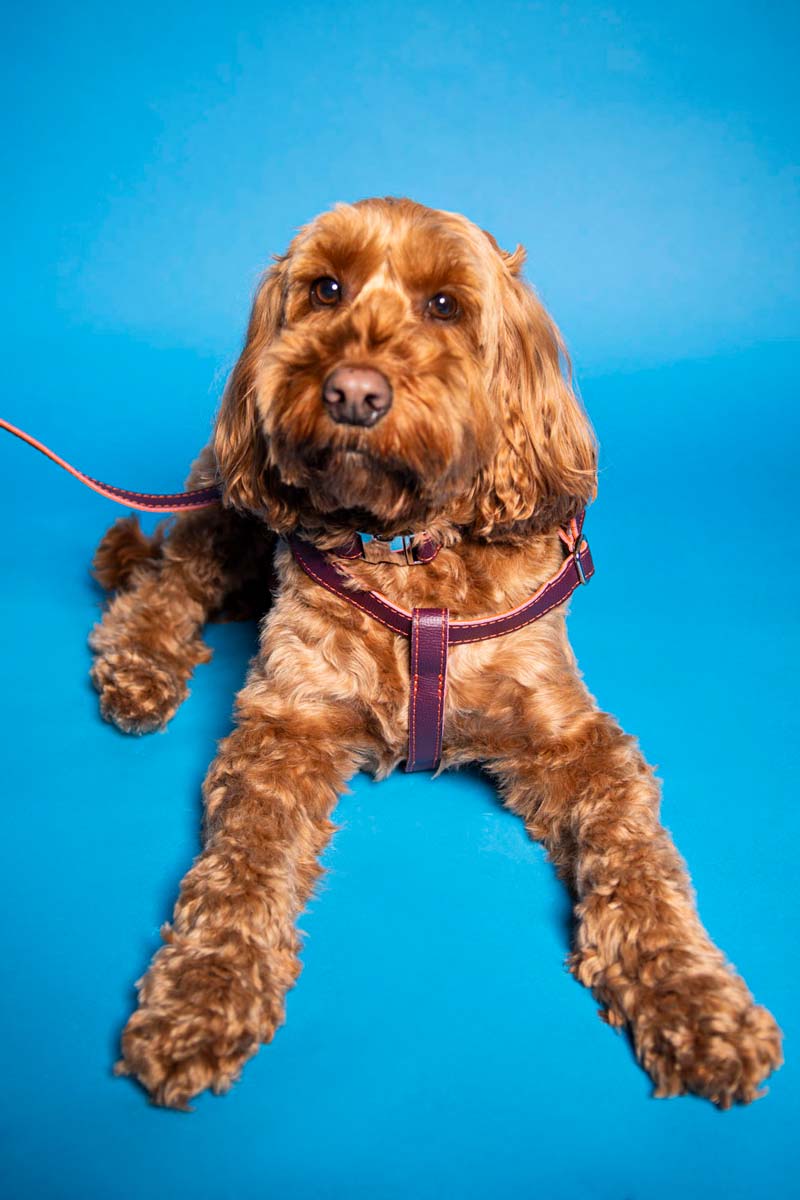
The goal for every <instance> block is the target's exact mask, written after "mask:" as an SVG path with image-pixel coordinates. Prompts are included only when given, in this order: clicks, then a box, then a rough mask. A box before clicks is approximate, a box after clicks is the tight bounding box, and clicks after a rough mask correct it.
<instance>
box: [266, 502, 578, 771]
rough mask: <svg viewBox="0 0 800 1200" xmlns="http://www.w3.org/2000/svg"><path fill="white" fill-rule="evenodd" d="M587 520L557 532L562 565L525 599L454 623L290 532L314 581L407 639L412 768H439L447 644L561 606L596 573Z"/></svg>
mask: <svg viewBox="0 0 800 1200" xmlns="http://www.w3.org/2000/svg"><path fill="white" fill-rule="evenodd" d="M583 517H584V514H583V513H581V514H580V515H579V517H578V518H577V519H575V520H573V521H571V522H570V526H569V528H568V529H562V530H559V537H560V538H561V541H562V542H563V544H564V547H565V551H566V556H565V558H564V562H563V564H562V566H561V569H560V570H559V571H558V572H557V573H556V574H555V575H554V576H553V577H552V579H549V580H547V582H546V583H543V584H542V586H541V587H540V588H539V589H538V590H537V591H536V592H534V594H533V595H532V596H531V597H530V598H529V599H528V600H526V601H524V603H522V604H519V605H518V606H517V607H516V608H512V609H510V611H508V612H505V613H499V614H498V615H497V616H495V617H483V618H478V619H476V620H471V621H451V620H450V614H449V612H448V610H447V609H446V608H415V609H413V610H412V611H411V612H409V611H408V609H405V608H401V607H400V606H399V605H397V604H392V602H391V601H390V600H387V598H386V597H385V596H383V595H381V593H380V592H374V591H372V590H369V589H366V588H359V587H357V586H356V585H355V583H354V581H353V578H352V576H351V575H349V574H348V572H347V570H346V567H345V565H344V563H341V564H340V563H338V562H337V561H336V559H335V558H334V557H332V556H329V555H327V554H324V553H323V552H322V551H321V550H318V549H317V548H316V546H313V545H312V544H311V543H310V542H306V541H304V540H303V539H302V538H300V537H297V536H296V535H292V536H291V537H290V538H289V546H290V548H291V551H292V554H293V556H294V559H295V562H296V563H297V564H298V566H300V567H302V569H303V570H304V571H305V573H306V575H308V576H309V578H311V579H313V580H315V582H317V583H318V584H320V585H321V586H322V587H324V588H327V590H328V591H329V592H332V593H333V594H334V595H335V596H338V597H339V598H340V599H342V600H346V601H347V603H348V604H352V605H353V606H354V607H355V608H358V609H360V610H361V611H362V612H364V613H366V614H367V616H369V617H372V618H373V620H375V621H378V622H379V623H380V624H381V625H384V626H385V627H386V628H387V629H391V630H392V632H393V633H396V634H399V635H400V636H401V637H405V638H408V640H409V647H410V658H409V700H408V740H409V746H408V757H407V759H406V770H407V771H427V770H435V769H436V767H437V766H438V765H439V761H440V759H441V754H442V732H443V728H444V701H445V691H446V687H447V654H448V650H449V648H450V646H457V645H461V644H463V643H465V642H483V641H487V640H488V639H489V638H496V637H502V636H503V635H504V634H506V633H512V632H513V631H514V630H516V629H522V628H524V626H526V625H530V624H532V623H533V622H534V621H538V620H539V619H540V618H541V617H543V616H544V615H545V613H548V612H550V611H551V610H552V609H554V608H557V607H558V606H559V605H561V604H564V603H565V601H566V600H568V599H569V597H570V596H571V595H572V593H573V592H574V591H575V589H576V588H577V587H580V586H581V584H584V583H588V582H589V580H590V579H591V577H592V575H594V563H593V562H592V554H591V551H590V549H589V543H588V542H587V541H586V539H585V538H583V537H582V535H581V530H582V528H583Z"/></svg>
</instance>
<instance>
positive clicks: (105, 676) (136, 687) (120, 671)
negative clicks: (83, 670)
mask: <svg viewBox="0 0 800 1200" xmlns="http://www.w3.org/2000/svg"><path fill="white" fill-rule="evenodd" d="M91 675H92V682H93V683H94V686H95V687H96V688H97V691H98V692H99V694H100V712H101V713H102V716H103V718H104V720H106V721H110V722H112V723H113V724H114V725H116V726H117V727H118V728H119V729H121V730H123V731H124V732H125V733H151V732H153V730H156V729H162V728H163V727H164V726H165V725H166V724H167V722H168V721H169V720H170V718H171V717H173V716H174V715H175V712H176V710H177V709H178V707H179V705H180V704H181V702H182V701H183V700H184V699H185V698H186V696H187V695H188V692H189V689H188V687H187V686H186V680H185V679H184V678H182V677H181V676H180V675H178V674H177V673H176V672H175V671H174V670H171V669H170V668H169V667H167V666H165V665H162V664H160V663H157V662H155V661H153V660H151V659H147V658H144V657H142V656H140V655H135V656H134V655H131V654H124V653H117V654H103V655H101V656H99V657H98V658H97V659H95V662H94V665H93V667H92V672H91Z"/></svg>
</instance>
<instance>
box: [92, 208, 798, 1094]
mask: <svg viewBox="0 0 800 1200" xmlns="http://www.w3.org/2000/svg"><path fill="white" fill-rule="evenodd" d="M523 258H524V253H523V251H522V249H521V248H519V249H517V250H516V251H515V252H514V253H513V254H509V253H506V252H504V251H503V250H501V249H500V248H499V247H498V245H497V243H496V242H495V241H494V239H493V238H492V237H491V236H489V235H488V234H486V233H484V232H483V231H481V230H480V229H478V228H476V226H474V225H472V224H471V223H470V222H469V221H467V220H466V219H465V218H463V217H460V216H456V215H453V214H450V213H444V212H438V211H435V210H432V209H428V208H424V207H422V206H421V205H418V204H414V203H412V202H411V201H408V200H389V199H387V200H366V201H363V202H361V203H359V204H355V205H346V206H340V207H337V208H336V209H334V210H333V211H332V212H329V213H326V214H324V215H323V216H321V217H320V218H318V219H317V220H316V221H314V222H313V223H312V224H311V225H309V226H308V227H307V228H304V229H303V230H301V232H300V233H299V234H298V236H297V237H296V238H295V240H294V241H293V242H292V244H291V246H290V247H289V250H288V252H287V253H286V254H285V255H283V256H282V257H280V258H278V259H277V260H276V261H275V263H274V265H273V266H272V268H271V269H270V270H269V271H268V273H267V275H266V277H265V279H264V281H263V283H262V285H261V286H260V288H259V291H258V294H257V296H256V299H255V303H254V306H253V312H252V316H251V319H250V325H249V329H248V333H247V340H246V344H245V347H244V350H243V352H242V355H241V357H240V359H239V361H238V363H237V365H236V367H235V369H234V371H233V374H232V377H231V379H230V382H229V385H228V388H227V390H226V393H225V396H224V399H223V402H222V406H221V411H220V413H219V416H218V419H217V422H216V427H215V431H214V436H213V440H212V442H211V444H210V446H209V447H207V448H206V450H205V451H204V452H203V454H202V455H201V456H200V458H199V459H198V461H197V463H196V464H195V466H194V468H193V471H192V474H191V476H190V481H189V482H190V485H191V486H194V487H200V486H205V485H207V484H208V483H210V482H213V481H214V480H218V481H219V482H220V483H221V485H222V488H223V503H222V504H221V505H219V506H217V507H216V508H212V509H208V510H205V511H202V512H194V513H186V514H184V515H182V516H180V517H178V518H177V519H176V520H175V522H174V524H173V525H172V526H171V528H170V529H169V531H168V532H167V533H166V534H164V533H161V534H159V535H158V536H157V537H155V538H153V539H148V538H146V537H144V536H143V535H142V534H141V533H140V532H139V530H138V526H136V524H135V523H134V522H133V521H132V520H130V519H127V520H124V521H122V522H119V523H118V524H117V525H116V526H115V527H114V528H112V530H111V531H110V532H109V533H108V534H107V535H106V537H105V539H104V541H103V542H102V544H101V546H100V549H99V551H98V555H97V561H96V570H97V575H98V577H99V579H100V580H101V582H102V583H103V584H104V585H105V586H106V587H108V588H109V589H114V590H115V591H116V595H115V597H114V599H113V600H112V602H111V603H110V605H109V607H108V610H107V611H106V613H105V615H104V617H103V620H102V623H101V624H100V625H99V626H97V628H96V629H95V630H94V632H93V634H92V639H91V641H92V646H93V648H94V650H95V651H96V661H95V664H94V668H93V679H94V682H95V684H96V686H97V688H98V690H99V692H100V698H101V706H102V711H103V714H104V716H105V717H107V718H108V719H109V720H112V721H114V722H115V723H116V724H117V725H118V726H120V728H122V729H125V730H129V731H131V732H136V733H142V732H145V731H147V730H152V729H157V728H159V727H160V726H163V725H164V724H165V722H167V721H168V720H169V719H170V717H171V716H172V715H173V713H174V712H175V710H176V708H177V706H178V704H179V703H180V702H181V700H182V699H183V698H184V697H185V695H186V692H187V681H188V679H189V677H190V675H191V672H192V670H193V668H194V666H195V665H196V664H197V663H199V662H203V661H205V660H206V659H207V658H208V656H209V652H208V651H207V650H206V648H205V646H204V644H203V642H202V640H201V637H200V630H201V627H202V625H203V623H204V622H205V621H206V620H208V619H209V618H212V617H214V616H221V615H228V616H240V615H243V614H244V613H247V612H252V611H254V609H256V610H258V611H259V613H263V612H264V610H265V609H266V607H267V601H266V600H265V599H264V597H265V596H266V595H268V593H269V590H270V588H272V589H273V590H274V600H273V602H272V605H271V607H270V609H269V612H268V613H267V615H266V616H265V617H264V620H263V623H262V625H261V640H260V650H259V653H258V656H257V658H256V659H255V660H254V662H253V664H252V666H251V669H250V673H249V676H248V679H247V682H246V685H245V687H244V689H243V690H242V692H241V693H240V694H239V697H238V701H237V707H236V711H237V725H236V728H235V730H234V732H233V733H231V735H230V736H229V737H227V738H226V739H225V740H224V741H223V742H222V743H221V745H220V749H219V756H218V757H217V759H216V761H215V762H214V764H213V765H212V767H211V769H210V771H209V774H208V777H207V779H206V783H205V788H204V796H205V805H206V816H205V838H204V845H205V849H204V850H203V852H202V854H201V855H200V856H199V857H198V859H197V860H196V862H195V863H194V865H193V867H192V868H191V870H190V871H189V873H188V874H187V876H186V878H185V879H184V881H183V884H182V886H181V891H180V897H179V899H178V902H177V905H176V907H175V913H174V920H173V924H172V926H171V927H170V926H167V927H165V930H164V940H165V943H166V944H165V945H164V946H163V947H162V948H161V949H160V950H159V951H158V953H157V954H156V955H155V958H154V959H153V962H152V965H151V966H150V969H149V971H148V972H147V974H146V975H145V977H144V979H143V980H142V981H141V984H140V1003H139V1008H138V1010H137V1011H136V1012H135V1013H134V1014H133V1016H132V1017H131V1018H130V1021H129V1022H128V1025H127V1027H126V1029H125V1032H124V1034H123V1038H122V1050H123V1060H122V1063H121V1064H120V1068H119V1069H120V1070H121V1071H122V1072H124V1073H129V1074H131V1075H134V1076H136V1077H137V1078H138V1079H139V1080H140V1081H141V1083H142V1084H143V1085H144V1086H145V1088H147V1090H148V1091H149V1092H150V1093H151V1095H152V1097H153V1098H154V1099H155V1100H156V1101H157V1102H158V1103H160V1104H166V1105H172V1106H175V1107H183V1106H185V1105H186V1103H187V1101H188V1100H189V1098H190V1097H192V1096H194V1095H196V1094H197V1093H198V1092H200V1091H202V1090H203V1089H204V1088H212V1089H214V1091H217V1092H221V1091H224V1090H225V1089H226V1088H228V1087H229V1086H230V1084H231V1083H232V1082H233V1081H234V1080H235V1079H236V1077H237V1076H238V1074H239V1072H240V1070H241V1068H242V1065H243V1064H244V1062H245V1061H246V1060H247V1059H248V1058H249V1057H250V1056H251V1055H252V1054H254V1053H255V1051H256V1050H257V1048H258V1046H259V1044H260V1043H261V1042H268V1041H269V1040H270V1039H271V1038H272V1036H273V1034H274V1033H275V1030H276V1029H277V1028H278V1026H279V1025H280V1024H281V1022H282V1020H283V1015H284V998H285V994H286V991H287V989H288V988H290V987H291V986H292V984H293V983H294V982H295V980H296V978H297V975H298V972H299V970H300V962H299V958H298V952H299V948H300V943H299V937H298V933H297V930H296V927H295V921H296V919H297V917H298V914H299V913H300V911H301V910H302V908H303V906H304V904H305V902H306V900H307V899H308V897H309V894H310V892H311V890H312V888H313V886H314V882H315V880H316V879H317V877H318V875H319V873H320V867H319V865H318V859H319V855H320V853H321V851H322V850H323V848H324V847H325V845H326V843H327V841H328V839H329V837H330V835H331V832H332V830H333V826H332V824H331V819H330V818H331V812H332V810H333V808H334V806H335V804H336V802H337V798H338V796H339V794H340V793H341V791H342V789H343V788H344V786H345V784H346V782H347V780H348V778H349V777H350V776H351V775H352V774H353V773H354V772H355V771H357V770H359V769H363V770H368V771H371V772H372V773H373V774H374V775H376V776H379V777H383V776H386V775H388V774H389V772H390V771H392V770H393V769H394V768H395V767H396V766H397V765H398V764H399V763H401V762H402V761H403V760H404V759H405V758H406V755H407V753H408V739H409V722H408V712H407V706H408V690H409V660H408V643H407V642H406V641H405V640H404V639H403V638H401V637H398V636H397V634H396V633H393V632H392V631H391V630H390V629H387V628H385V627H384V626H383V625H382V624H380V623H378V622H377V621H375V620H372V619H371V617H370V616H368V615H366V614H365V613H364V612H362V611H360V610H359V609H358V608H357V607H354V606H353V605H351V604H349V603H348V602H347V601H346V600H344V599H342V598H340V597H338V596H332V595H331V594H330V592H328V591H326V590H325V589H324V588H322V587H320V586H318V584H317V583H315V582H314V581H313V580H312V579H311V578H309V577H308V575H307V574H305V573H304V572H303V570H301V568H300V566H298V564H297V562H295V561H294V559H293V558H292V555H291V553H290V550H289V548H288V547H287V544H286V541H285V535H289V534H292V533H295V532H298V531H299V532H300V533H301V534H302V536H303V537H304V538H305V539H306V540H307V541H308V542H311V543H313V544H314V545H315V546H316V547H317V548H318V549H320V550H324V551H332V550H334V549H335V547H337V546H338V545H340V544H341V543H342V542H343V539H346V538H347V537H348V536H349V537H351V538H352V534H353V531H354V530H358V531H364V532H366V533H368V534H372V535H374V536H376V537H379V538H381V539H389V538H392V537H394V536H396V535H399V534H401V533H407V532H408V531H413V532H414V533H415V534H417V535H419V534H421V533H422V532H423V531H424V532H425V533H426V535H427V537H428V538H429V539H432V540H433V541H434V542H435V543H436V544H437V545H439V546H440V547H441V548H440V550H439V553H438V554H437V555H436V557H435V558H434V559H433V560H432V561H431V562H429V563H427V564H426V565H419V564H413V565H406V564H405V563H402V564H398V563H396V562H389V561H381V553H380V552H379V553H377V554H373V556H372V558H370V557H369V556H368V557H366V558H364V559H361V560H359V561H357V562H348V564H347V570H348V572H349V574H350V575H351V576H352V578H353V579H354V580H355V581H356V583H357V584H358V586H359V587H362V588H369V589H374V590H375V591H378V592H380V593H382V594H383V595H384V596H386V597H387V598H388V599H389V600H391V601H393V602H394V603H395V604H397V605H400V606H402V607H403V608H404V609H406V610H411V609H413V608H417V607H425V606H436V607H447V608H448V609H449V610H450V613H451V615H452V616H453V618H454V619H457V618H465V619H470V618H477V617H480V616H491V615H492V614H496V613H502V612H504V611H506V610H509V609H513V608H514V607H515V606H517V605H519V604H521V603H522V602H523V601H524V600H525V599H526V598H527V597H529V596H530V595H531V594H532V593H534V592H535V591H536V590H537V589H538V588H539V587H540V586H541V585H542V584H543V582H544V581H545V580H547V579H549V578H550V577H551V576H552V575H553V574H554V573H555V572H557V571H558V569H559V566H560V564H561V562H562V561H563V557H564V551H563V547H562V542H561V539H560V537H559V533H558V531H559V529H560V528H561V527H563V526H564V525H565V524H566V523H568V522H569V521H570V519H571V518H573V517H574V516H575V515H576V514H577V513H579V512H580V511H581V510H582V509H583V508H584V506H585V505H586V504H587V503H588V502H589V501H590V500H591V499H592V498H593V496H594V492H595V476H596V471H595V467H596V448H595V442H594V438H593V435H592V431H591V428H590V426H589V424H588V421H587V418H586V416H585V414H584V412H583V410H582V408H581V406H580V405H579V403H578V401H577V400H576V398H575V396H574V394H573V392H572V389H571V387H570V384H569V382H568V379H567V378H565V375H564V371H563V366H564V361H565V359H564V352H563V347H562V343H561V340H560V337H559V334H558V332H557V330H556V328H555V326H554V325H553V323H552V321H551V320H550V318H549V317H548V315H547V313H546V312H545V310H544V308H543V307H542V305H541V304H540V302H539V301H538V300H537V298H536V296H535V295H534V294H533V292H532V291H531V290H530V289H529V288H528V287H527V286H526V284H525V283H524V282H523V281H522V279H521V278H520V270H521V267H522V263H523ZM279 538H280V539H281V540H277V539H279ZM367 545H368V546H369V545H374V546H376V547H378V551H380V548H381V546H382V545H383V543H382V542H376V543H367ZM273 571H274V572H275V575H274V576H273V574H272V573H273ZM276 580H277V582H276ZM259 604H260V605H261V608H260V609H258V606H259ZM465 763H479V764H481V765H482V766H483V767H484V768H485V769H486V770H487V771H488V772H489V773H490V774H491V775H492V776H493V778H494V779H495V780H496V781H497V784H498V787H499V790H500V793H501V795H502V797H503V800H504V802H505V803H506V804H507V805H508V807H509V808H510V809H511V810H512V811H513V812H515V813H518V814H519V815H520V817H522V819H523V821H524V822H525V825H526V828H527V829H528V831H529V832H530V835H531V837H533V838H536V839H538V840H540V841H541V842H543V843H544V845H545V847H546V848H547V851H548V853H549V855H550V857H551V859H552V861H553V862H554V864H555V866H556V868H557V869H558V871H559V873H560V875H561V876H562V877H563V879H564V880H565V882H566V883H567V885H568V886H569V888H570V889H571V891H572V893H573V895H574V898H575V915H576V929H575V937H574V950H573V952H572V955H571V958H570V965H571V969H572V971H573V972H574V974H575V975H576V976H577V978H578V979H579V980H580V981H581V982H582V983H584V984H586V985H587V987H589V988H591V989H592V991H593V993H594V995H595V996H596V997H597V999H598V1000H599V1001H600V1003H601V1004H602V1006H603V1010H604V1014H605V1017H606V1019H607V1020H608V1021H609V1022H610V1023H611V1024H613V1025H615V1026H620V1027H627V1028H628V1029H629V1031H630V1034H631V1037H632V1041H633V1045H634V1046H635V1049H636V1053H637V1055H638V1057H639V1059H640V1061H641V1063H642V1064H643V1066H644V1067H645V1069H646V1070H647V1071H648V1072H649V1073H650V1075H651V1076H652V1078H653V1080H654V1082H655V1085H656V1095H658V1096H672V1095H676V1094H678V1093H682V1092H694V1093H697V1094H698V1095H700V1096H705V1097H707V1098H708V1099H710V1100H712V1101H714V1103H716V1104H718V1105H719V1106H720V1107H722V1108H727V1107H729V1106H730V1105H731V1104H732V1103H734V1102H742V1103H746V1102H748V1101H751V1100H753V1099H754V1098H755V1097H756V1096H757V1095H758V1094H759V1085H760V1084H761V1082H762V1081H763V1080H764V1079H765V1077H766V1076H767V1075H768V1074H769V1073H770V1071H772V1070H773V1069H774V1068H775V1067H777V1066H778V1065H779V1064H780V1062H781V1049H780V1033H779V1030H778V1028H777V1026H776V1024H775V1022H774V1020H773V1019H772V1017H771V1016H770V1014H769V1013H768V1012H767V1011H766V1010H765V1009H764V1008H761V1007H759V1006H758V1005H755V1004H754V1003H753V999H752V997H751V995H750V993H749V991H748V989H747V987H746V986H745V984H744V982H743V981H742V980H741V979H740V978H739V977H738V976H737V975H736V974H735V972H734V971H733V970H732V968H731V967H730V966H729V965H728V963H727V962H726V960H725V958H724V956H723V955H722V953H721V952H720V951H719V950H718V949H717V948H716V947H715V946H714V945H713V943H712V942H711V941H710V940H709V937H708V935H707V934H706V932H705V930H704V929H703V927H702V925H701V924H700V921H699V919H698V917H697V914H696V911H695V907H694V903H693V898H692V890H691V886H690V883H689V879H688V877H687V873H686V869H685V867H684V864H683V862H682V860H681V858H680V856H679V855H678V853H677V851H676V850H675V848H674V846H673V844H672V842H671V840H670V837H669V835H668V833H667V832H666V831H665V830H664V829H663V828H662V826H661V825H660V823H659V819H658V809H659V791H658V785H657V783H656V781H655V779H654V777H653V772H652V769H651V768H650V767H649V766H648V765H647V763H646V762H645V761H644V760H643V758H642V756H641V754H640V752H639V750H638V748H637V745H636V743H635V742H634V740H633V739H632V738H631V737H629V736H628V735H626V734H625V733H623V732H622V730H621V729H620V728H619V726H618V725H617V723H616V721H615V720H614V719H613V718H612V717H610V716H609V715H607V714H606V713H603V712H600V711H598V709H597V707H596V705H595V702H594V700H593V698H592V696H591V695H590V694H589V693H588V691H587V690H586V687H585V686H584V684H583V682H582V680H581V678H580V675H579V673H578V670H577V667H576V664H575V659H574V656H573V654H572V651H571V649H570V646H569V643H568V641H567V634H566V628H565V611H564V606H563V605H562V606H560V607H557V608H554V609H553V610H552V611H551V612H549V613H548V614H547V615H546V616H545V617H543V619H541V620H539V621H536V622H535V623H534V624H531V625H528V626H527V627H526V628H524V629H518V630H517V631H516V632H513V633H511V634H509V635H507V636H505V637H501V638H498V639H496V640H493V641H483V642H477V643H475V644H469V645H460V646H456V647H455V648H454V649H453V651H452V654H451V658H450V667H449V673H448V675H447V692H446V698H445V710H444V735H443V747H442V766H443V767H457V766H461V765H462V764H465Z"/></svg>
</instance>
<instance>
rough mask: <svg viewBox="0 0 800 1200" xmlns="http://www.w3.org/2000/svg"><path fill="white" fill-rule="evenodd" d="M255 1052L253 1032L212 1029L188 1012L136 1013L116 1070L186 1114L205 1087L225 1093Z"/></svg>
mask: <svg viewBox="0 0 800 1200" xmlns="http://www.w3.org/2000/svg"><path fill="white" fill-rule="evenodd" d="M257 1049H258V1042H257V1041H256V1040H254V1038H253V1037H252V1035H251V1034H248V1033H244V1032H236V1031H234V1030H231V1031H227V1030H212V1029H210V1028H209V1027H208V1025H207V1023H206V1021H205V1018H204V1016H203V1014H202V1013H198V1012H191V1011H186V1012H184V1013H182V1014H181V1017H180V1019H179V1020H177V1021H175V1020H173V1018H172V1017H171V1016H166V1015H163V1014H159V1013H157V1012H153V1011H152V1010H150V1009H139V1010H138V1011H137V1012H135V1013H134V1014H133V1016H132V1017H131V1019H130V1021H129V1022H128V1024H127V1026H126V1029H125V1032H124V1034H123V1036H122V1058H121V1059H120V1061H119V1062H118V1063H117V1065H116V1066H115V1068H114V1071H115V1074H117V1075H132V1076H134V1077H135V1078H136V1079H138V1081H139V1083H141V1084H142V1086H143V1087H144V1088H145V1089H146V1091H147V1092H149V1094H150V1096H151V1098H152V1100H153V1103H154V1104H160V1105H163V1106H164V1107H166V1108H180V1109H184V1110H186V1109H187V1108H188V1103H189V1101H190V1100H191V1099H192V1097H193V1096H197V1095H199V1093H200V1092H204V1091H206V1089H207V1088H210V1089H211V1090H212V1091H213V1092H215V1093H216V1094H217V1095H219V1094H221V1093H222V1092H226V1091H227V1090H228V1088H229V1087H231V1085H232V1084H234V1083H235V1082H236V1080H237V1079H238V1078H239V1074H240V1073H241V1070H242V1067H243V1066H244V1064H245V1063H246V1062H247V1060H248V1058H250V1057H252V1055H253V1054H255V1052H256V1050H257Z"/></svg>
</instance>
